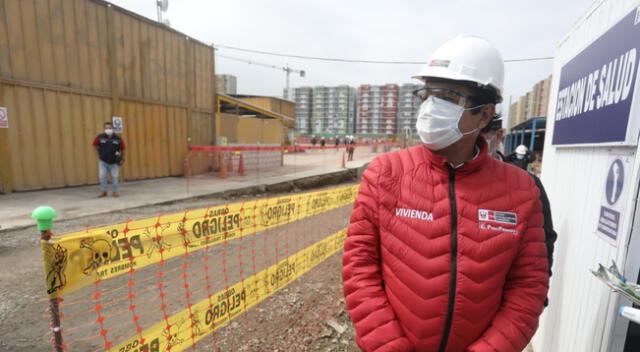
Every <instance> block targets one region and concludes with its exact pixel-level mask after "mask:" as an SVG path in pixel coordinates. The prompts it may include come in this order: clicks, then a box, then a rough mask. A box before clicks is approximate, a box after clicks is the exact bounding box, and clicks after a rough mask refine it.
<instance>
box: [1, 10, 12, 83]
mask: <svg viewBox="0 0 640 352" xmlns="http://www.w3.org/2000/svg"><path fill="white" fill-rule="evenodd" d="M5 3H6V1H0V75H2V76H4V77H11V52H10V51H9V36H8V32H9V29H8V24H7V13H6V10H5Z"/></svg>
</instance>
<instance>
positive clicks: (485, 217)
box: [478, 209, 518, 225]
mask: <svg viewBox="0 0 640 352" xmlns="http://www.w3.org/2000/svg"><path fill="white" fill-rule="evenodd" d="M478 220H480V221H493V222H498V223H501V224H509V225H516V224H517V223H518V216H517V215H516V213H509V212H506V211H495V210H488V209H478Z"/></svg>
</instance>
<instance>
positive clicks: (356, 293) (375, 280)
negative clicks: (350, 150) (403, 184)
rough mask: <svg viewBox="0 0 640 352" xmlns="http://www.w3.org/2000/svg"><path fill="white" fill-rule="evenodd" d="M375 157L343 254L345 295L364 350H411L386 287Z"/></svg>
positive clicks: (362, 187) (357, 335)
mask: <svg viewBox="0 0 640 352" xmlns="http://www.w3.org/2000/svg"><path fill="white" fill-rule="evenodd" d="M379 173H380V161H379V160H378V159H375V160H374V161H373V162H371V164H370V165H369V167H368V168H367V170H366V171H365V172H364V174H363V175H362V183H361V185H360V191H359V194H358V198H357V199H356V202H355V204H354V208H353V213H352V215H351V222H350V224H349V230H348V234H347V239H346V241H345V245H344V255H343V257H342V264H343V269H342V278H343V281H344V295H345V297H346V303H347V308H348V310H349V315H350V316H351V321H352V322H353V324H354V325H355V328H356V341H357V343H358V346H360V348H361V349H362V350H363V351H376V352H386V351H394V352H404V351H412V350H413V348H412V347H411V343H410V342H409V340H408V339H407V337H406V336H405V335H404V332H403V330H402V328H401V327H400V323H399V322H398V320H397V318H396V315H395V313H394V311H393V309H392V308H391V306H390V305H389V300H388V299H387V295H386V293H385V292H384V289H383V279H382V267H381V262H380V233H379V220H378V175H379Z"/></svg>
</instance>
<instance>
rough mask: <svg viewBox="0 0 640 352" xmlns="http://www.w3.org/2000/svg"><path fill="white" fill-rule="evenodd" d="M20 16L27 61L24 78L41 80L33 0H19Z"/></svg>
mask: <svg viewBox="0 0 640 352" xmlns="http://www.w3.org/2000/svg"><path fill="white" fill-rule="evenodd" d="M20 10H21V11H20V16H21V17H22V33H23V40H24V50H25V57H26V59H27V60H26V63H27V74H26V76H25V77H24V78H26V79H28V80H31V81H37V82H41V81H42V66H41V62H40V59H41V58H42V54H41V53H40V46H39V45H38V44H39V42H38V35H37V26H36V18H35V15H36V10H35V6H34V4H33V0H22V1H20Z"/></svg>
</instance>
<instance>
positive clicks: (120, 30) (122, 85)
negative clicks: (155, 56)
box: [107, 8, 130, 106]
mask: <svg viewBox="0 0 640 352" xmlns="http://www.w3.org/2000/svg"><path fill="white" fill-rule="evenodd" d="M108 11H109V13H110V14H111V15H110V16H112V17H111V18H112V19H113V20H112V21H109V17H107V21H109V22H108V23H109V24H111V23H113V29H111V30H110V32H109V33H112V34H113V42H114V45H115V47H114V48H115V52H110V53H109V55H112V56H113V57H115V60H116V77H117V87H118V89H117V91H116V94H117V95H116V96H118V95H120V94H126V93H127V92H128V91H127V83H128V80H129V79H130V77H127V76H126V74H125V72H127V70H126V61H125V58H128V57H127V56H126V55H127V53H128V51H127V39H126V38H125V36H124V30H125V23H124V20H123V17H124V16H123V15H122V14H120V13H117V12H115V10H113V8H109V10H108ZM111 60H112V59H111ZM118 106H122V105H120V104H118Z"/></svg>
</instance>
